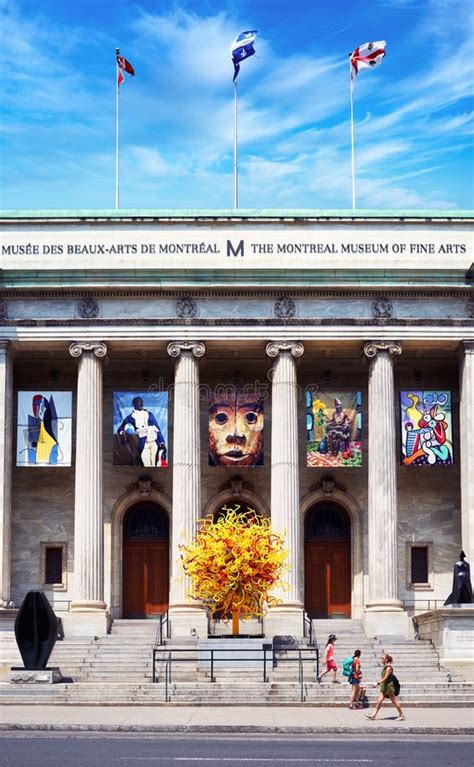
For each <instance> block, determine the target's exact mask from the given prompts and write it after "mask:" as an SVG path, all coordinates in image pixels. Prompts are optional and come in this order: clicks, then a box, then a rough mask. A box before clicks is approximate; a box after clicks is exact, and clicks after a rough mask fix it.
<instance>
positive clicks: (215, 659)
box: [152, 642, 293, 686]
mask: <svg viewBox="0 0 474 767" xmlns="http://www.w3.org/2000/svg"><path fill="white" fill-rule="evenodd" d="M226 652H227V653H229V652H230V653H235V652H236V650H235V648H232V647H219V648H218V647H216V648H200V649H199V650H198V651H197V653H196V650H195V649H194V648H189V649H188V648H181V647H180V648H174V649H173V650H165V649H164V648H160V647H158V646H155V647H153V674H152V679H153V682H154V683H156V682H159V681H160V674H159V673H157V667H156V664H157V659H158V656H159V655H160V654H161V655H162V654H165V655H167V658H166V663H165V686H166V685H167V684H168V681H169V682H170V683H171V664H172V660H173V653H174V661H175V663H177V662H183V663H195V662H196V661H199V660H201V661H204V662H208V663H209V662H210V672H211V673H210V680H211V682H215V681H216V676H215V673H214V672H215V664H216V663H219V662H228V658H225V657H219V655H220V654H223V653H226ZM238 652H239V653H253V654H255V653H261V662H262V672H263V681H264V682H268V681H269V677H268V674H267V663H268V656H267V653H271V652H272V645H271V644H270V642H268V643H265V644H264V645H263V646H262V647H261V648H260V647H258V648H256V647H247V648H245V647H242V648H239V649H238ZM180 653H188V654H189V653H194V656H193V657H182V658H179V654H180ZM203 654H204V655H205V654H207V655H208V658H203V657H202V656H203ZM177 655H178V657H176V656H177ZM232 660H233V661H237V662H247V663H248V662H252V661H253V662H259V660H260V659H259V658H246V657H242V658H238V657H237V658H232ZM292 660H293V659H292Z"/></svg>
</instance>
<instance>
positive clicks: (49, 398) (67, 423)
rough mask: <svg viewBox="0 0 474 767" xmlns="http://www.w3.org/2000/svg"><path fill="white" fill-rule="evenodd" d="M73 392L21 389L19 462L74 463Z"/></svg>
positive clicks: (57, 464) (17, 454)
mask: <svg viewBox="0 0 474 767" xmlns="http://www.w3.org/2000/svg"><path fill="white" fill-rule="evenodd" d="M71 432H72V392H70V391H42V392H39V391H37V390H35V391H19V392H18V417H17V441H16V465H17V466H70V465H71Z"/></svg>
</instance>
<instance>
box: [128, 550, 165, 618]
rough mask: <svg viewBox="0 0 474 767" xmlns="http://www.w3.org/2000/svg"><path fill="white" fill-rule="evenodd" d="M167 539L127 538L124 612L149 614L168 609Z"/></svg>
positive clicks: (129, 616) (134, 615)
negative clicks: (128, 539) (141, 539)
mask: <svg viewBox="0 0 474 767" xmlns="http://www.w3.org/2000/svg"><path fill="white" fill-rule="evenodd" d="M168 588H169V583H168V543H167V542H166V541H153V542H151V541H133V540H132V541H125V542H124V546H123V616H124V618H146V617H148V616H152V615H155V614H158V613H163V612H166V610H167V609H168Z"/></svg>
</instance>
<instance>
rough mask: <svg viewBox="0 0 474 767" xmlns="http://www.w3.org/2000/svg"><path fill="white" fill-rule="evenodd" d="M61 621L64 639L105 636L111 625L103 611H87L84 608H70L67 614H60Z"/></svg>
mask: <svg viewBox="0 0 474 767" xmlns="http://www.w3.org/2000/svg"><path fill="white" fill-rule="evenodd" d="M75 604H78V603H75ZM61 621H62V624H63V629H64V636H65V638H66V639H69V638H70V637H102V636H105V635H106V634H107V633H108V631H109V628H110V623H111V620H110V615H109V613H108V612H107V610H105V609H102V610H99V609H92V610H90V609H89V610H88V609H86V608H85V607H77V608H76V607H74V608H73V607H72V606H71V610H70V611H69V612H67V613H61Z"/></svg>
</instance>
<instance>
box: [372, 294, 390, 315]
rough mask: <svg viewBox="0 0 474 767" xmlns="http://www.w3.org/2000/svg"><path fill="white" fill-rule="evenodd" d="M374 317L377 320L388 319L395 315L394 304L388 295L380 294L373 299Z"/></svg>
mask: <svg viewBox="0 0 474 767" xmlns="http://www.w3.org/2000/svg"><path fill="white" fill-rule="evenodd" d="M372 317H373V318H374V319H375V320H388V319H390V317H393V304H392V302H391V301H389V300H388V298H386V296H380V297H379V298H377V299H375V301H372Z"/></svg>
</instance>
